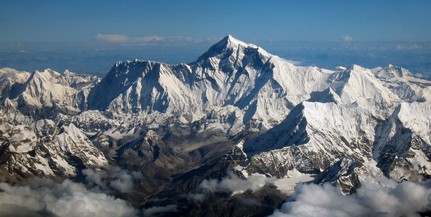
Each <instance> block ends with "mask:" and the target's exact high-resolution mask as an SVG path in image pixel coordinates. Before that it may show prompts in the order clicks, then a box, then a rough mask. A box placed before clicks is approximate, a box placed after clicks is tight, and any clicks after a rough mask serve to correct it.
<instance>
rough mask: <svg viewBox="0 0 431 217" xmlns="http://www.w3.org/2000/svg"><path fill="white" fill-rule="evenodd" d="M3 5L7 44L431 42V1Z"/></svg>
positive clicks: (39, 0)
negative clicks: (163, 40) (154, 38)
mask: <svg viewBox="0 0 431 217" xmlns="http://www.w3.org/2000/svg"><path fill="white" fill-rule="evenodd" d="M0 6H1V8H2V13H0V21H1V22H0V28H1V29H2V34H0V41H2V42H16V41H19V42H29V41H30V42H31V41H36V42H40V41H58V42H68V41H73V42H81V41H92V40H95V39H99V40H103V39H105V40H108V39H109V36H110V35H111V37H112V38H114V36H113V35H117V36H120V35H121V36H124V38H125V37H130V38H141V37H150V36H159V37H179V36H181V37H192V38H201V39H202V38H217V37H222V36H224V35H227V34H232V35H234V36H236V37H238V38H241V39H243V40H248V41H250V40H280V41H283V40H290V41H337V40H342V39H343V36H347V37H345V39H346V40H355V41H430V40H431V1H429V0H390V1H389V0H387V1H384V0H360V1H343V0H325V1H321V0H319V1H317V0H306V1H302V0H301V1H300V0H297V1H289V0H273V1H264V0H259V1H253V0H248V1H232V0H218V1H203V0H189V1H179V0H170V1H168V0H157V1H155V0H154V1H149V0H128V1H127V0H126V1H118V0H117V1H116V0H109V1H107V0H14V1H7V0H2V1H1V3H0ZM98 35H99V36H102V37H97V36H98ZM103 36H105V38H104V37H103ZM112 38H111V39H112ZM124 38H123V39H124ZM120 39H121V37H119V39H118V40H120ZM112 40H114V39H112ZM114 41H115V40H114Z"/></svg>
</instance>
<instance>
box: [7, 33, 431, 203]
mask: <svg viewBox="0 0 431 217" xmlns="http://www.w3.org/2000/svg"><path fill="white" fill-rule="evenodd" d="M0 90H1V95H0V97H1V98H0V99H1V102H2V106H1V117H0V118H1V119H0V143H1V144H0V174H2V179H4V180H5V181H8V182H16V183H19V182H21V181H22V180H26V179H27V178H28V177H31V176H45V177H50V178H56V179H58V178H60V179H64V178H73V177H75V178H79V177H81V178H82V177H85V174H83V173H82V171H83V170H84V169H89V168H92V169H98V170H108V169H107V168H108V167H110V166H119V167H122V168H126V169H127V170H129V171H138V172H139V173H140V174H141V175H142V176H140V177H141V178H140V180H139V181H138V182H137V183H136V184H137V185H138V187H137V190H136V191H135V192H134V193H128V194H126V196H124V195H123V196H124V197H125V198H127V199H128V200H129V201H132V202H133V203H134V204H141V203H143V204H151V203H152V202H151V198H153V197H163V196H166V197H171V196H172V195H181V194H184V193H190V192H192V191H193V190H196V189H201V188H202V187H200V188H199V186H202V185H201V184H200V183H202V182H203V181H204V180H205V179H210V178H218V179H220V178H221V177H224V176H226V175H227V174H228V171H234V174H237V175H240V176H241V177H242V178H245V179H246V177H254V175H253V174H256V173H259V174H264V175H266V176H268V177H273V178H274V179H278V181H276V182H274V183H275V185H277V186H278V187H279V188H280V189H282V188H283V186H284V187H285V186H286V185H287V184H283V183H284V182H287V183H291V182H289V181H285V180H290V179H295V180H300V179H302V178H304V177H306V178H307V179H308V180H310V177H314V182H315V183H324V182H329V183H332V184H334V185H339V186H341V187H342V189H343V190H344V191H345V192H353V191H354V190H355V189H356V188H358V187H359V186H360V183H361V181H363V180H371V181H374V182H377V183H378V182H380V181H381V178H379V177H387V178H391V179H394V180H397V181H402V180H411V181H419V180H423V179H427V178H428V177H429V176H430V175H431V130H430V129H431V128H430V125H431V116H430V110H431V104H430V100H431V82H430V81H428V80H424V79H420V78H416V77H414V76H412V75H411V73H409V72H408V71H407V70H406V69H403V68H400V67H395V66H392V65H389V66H388V67H386V68H375V69H367V68H364V67H361V66H358V65H353V66H350V67H338V68H337V69H334V70H331V69H322V68H318V67H315V66H297V65H294V64H292V63H291V62H290V61H288V60H285V59H283V58H281V57H278V56H275V55H272V54H270V53H268V52H266V51H265V50H263V49H262V48H260V47H258V46H256V45H253V44H247V43H244V42H242V41H240V40H238V39H235V38H234V37H232V36H227V37H225V38H223V39H222V40H221V41H220V42H218V43H216V44H215V45H213V46H212V47H210V48H209V50H208V51H207V52H205V53H204V54H203V55H202V56H200V57H199V58H198V59H197V60H196V61H194V62H192V63H188V64H177V65H169V64H164V63H159V62H152V61H141V60H133V61H124V62H117V63H116V64H115V65H114V66H113V67H112V69H111V70H110V71H109V72H108V73H107V75H106V76H105V77H104V78H102V79H98V78H97V77H94V76H86V75H79V74H75V73H72V72H68V71H66V72H64V73H58V72H55V71H53V70H50V69H47V70H45V71H43V72H38V71H36V72H34V73H28V72H19V71H16V70H13V69H8V68H5V69H0ZM105 178H106V179H109V177H105ZM230 180H231V181H232V178H231V179H230ZM207 186H208V185H207ZM289 188H291V189H293V188H292V186H290V187H289ZM265 192H267V193H268V192H269V190H265ZM259 194H260V193H259ZM262 194H263V193H262ZM279 202H281V201H279ZM154 203H155V202H154ZM144 206H145V205H144Z"/></svg>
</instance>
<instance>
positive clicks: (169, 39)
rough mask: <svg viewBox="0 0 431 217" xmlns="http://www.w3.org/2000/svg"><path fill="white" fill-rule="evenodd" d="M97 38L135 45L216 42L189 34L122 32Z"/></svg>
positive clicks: (109, 41)
mask: <svg viewBox="0 0 431 217" xmlns="http://www.w3.org/2000/svg"><path fill="white" fill-rule="evenodd" d="M96 39H98V40H100V41H104V42H108V43H117V44H124V43H126V44H133V45H162V44H169V43H171V44H181V43H187V44H196V43H202V42H211V43H212V42H215V41H214V39H211V38H206V39H203V38H194V37H187V36H157V35H152V36H139V37H130V36H127V35H122V34H98V35H97V36H96Z"/></svg>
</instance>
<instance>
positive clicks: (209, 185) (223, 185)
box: [199, 173, 274, 195]
mask: <svg viewBox="0 0 431 217" xmlns="http://www.w3.org/2000/svg"><path fill="white" fill-rule="evenodd" d="M273 182H274V180H273V179H271V178H268V177H266V176H264V175H262V174H252V175H250V176H248V177H247V178H246V179H241V178H239V177H238V176H237V175H235V174H233V173H229V174H228V176H227V177H226V178H224V179H222V180H216V179H211V180H204V181H203V182H202V183H201V184H200V185H199V189H201V190H206V191H210V192H224V193H232V195H234V194H239V193H243V192H244V191H247V190H251V191H256V190H259V189H260V188H262V187H263V186H264V185H266V184H269V183H273Z"/></svg>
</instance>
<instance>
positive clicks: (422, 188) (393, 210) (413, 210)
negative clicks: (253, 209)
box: [273, 181, 431, 217]
mask: <svg viewBox="0 0 431 217" xmlns="http://www.w3.org/2000/svg"><path fill="white" fill-rule="evenodd" d="M425 211H431V181H428V182H423V183H412V182H402V183H399V184H393V185H391V186H389V187H383V186H380V185H378V184H371V183H363V185H362V187H361V188H359V189H358V191H357V192H356V193H355V194H351V195H343V194H341V192H340V190H339V189H338V188H336V187H333V186H331V185H329V184H324V185H323V186H321V185H315V184H309V185H306V184H304V185H300V186H298V187H297V188H296V189H295V193H294V195H293V197H292V200H291V201H289V202H286V203H285V204H283V206H282V207H281V208H280V209H279V210H276V211H275V212H274V214H273V216H274V217H282V216H283V217H285V216H291V217H293V216H301V217H308V216H310V217H311V216H328V217H329V216H331V217H332V216H340V217H341V216H353V217H354V216H388V217H389V216H419V215H418V212H425Z"/></svg>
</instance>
